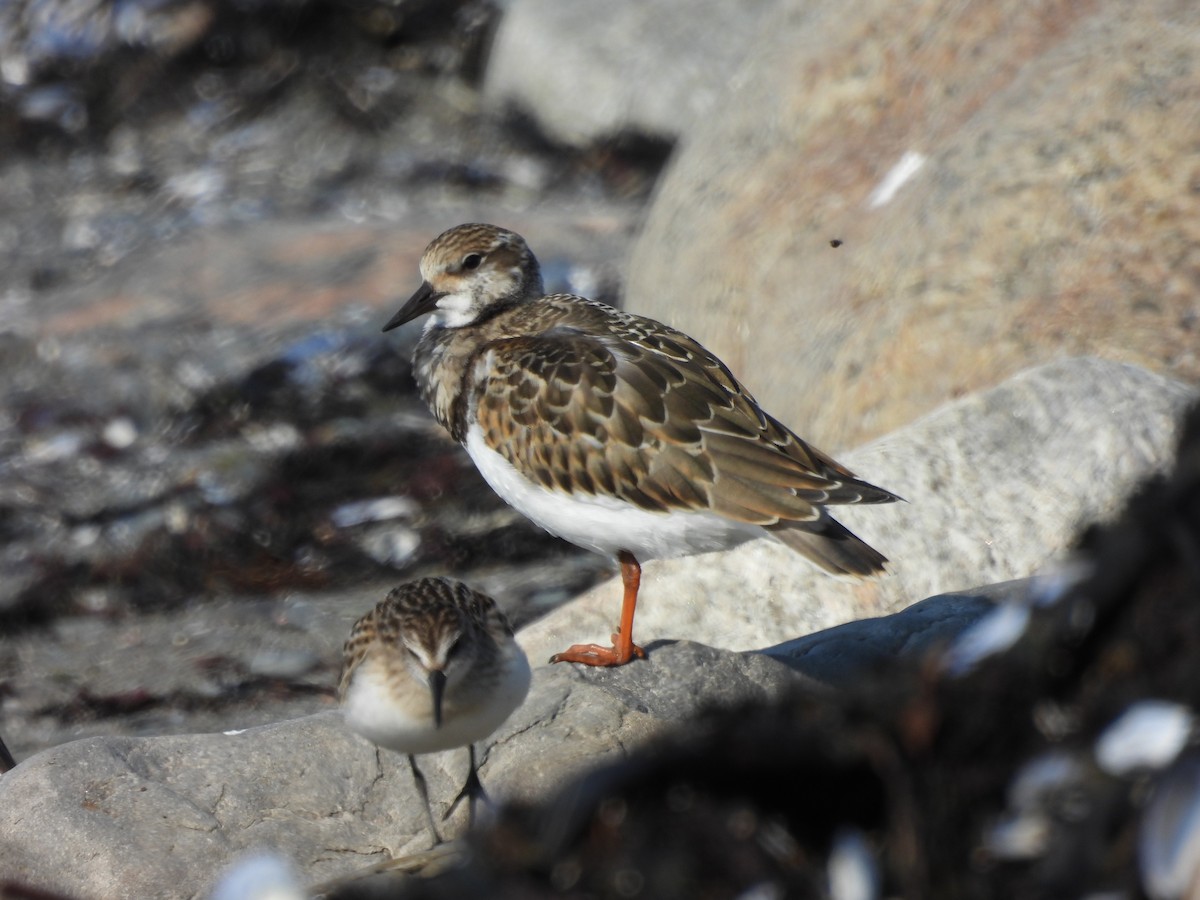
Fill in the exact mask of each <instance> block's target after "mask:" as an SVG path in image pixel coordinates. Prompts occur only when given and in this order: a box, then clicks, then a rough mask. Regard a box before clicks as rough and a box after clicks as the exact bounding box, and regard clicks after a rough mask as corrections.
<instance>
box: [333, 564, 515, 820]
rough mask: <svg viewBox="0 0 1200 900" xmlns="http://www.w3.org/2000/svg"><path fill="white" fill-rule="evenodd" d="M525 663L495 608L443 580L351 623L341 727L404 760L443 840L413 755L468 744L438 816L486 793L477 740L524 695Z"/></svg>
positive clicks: (398, 592)
mask: <svg viewBox="0 0 1200 900" xmlns="http://www.w3.org/2000/svg"><path fill="white" fill-rule="evenodd" d="M529 677H530V673H529V661H528V660H527V659H526V658H525V654H524V652H522V650H521V648H520V647H518V646H517V642H516V641H515V640H514V639H513V632H512V629H511V628H510V627H509V625H508V620H507V619H506V618H505V617H504V613H502V612H501V611H500V608H499V607H498V606H497V605H496V602H495V601H494V600H492V598H491V597H489V596H487V595H486V594H481V593H479V592H478V591H473V590H471V589H470V588H469V587H467V586H466V585H465V584H461V583H460V582H457V581H451V580H449V579H446V578H423V579H421V580H420V581H413V582H409V583H408V584H403V585H401V586H400V587H397V588H395V589H394V590H392V591H391V592H390V593H389V594H388V595H387V597H385V598H384V599H383V600H381V601H380V602H379V604H378V605H377V606H376V607H375V608H374V609H373V610H371V611H370V612H369V613H367V614H366V615H365V616H363V617H362V618H361V619H359V620H358V621H357V622H356V623H355V624H354V629H353V630H352V631H351V633H350V637H349V639H348V640H347V641H346V647H345V650H344V652H343V661H342V677H341V681H340V683H339V685H338V697H339V699H340V700H341V702H342V706H343V708H344V710H345V718H346V724H347V725H348V726H349V727H350V728H351V730H353V731H356V732H357V733H359V734H361V735H362V736H363V737H365V738H367V740H369V741H372V742H374V743H376V744H378V745H379V746H381V747H385V748H387V749H388V750H395V751H396V752H398V753H404V754H407V755H408V763H409V765H410V766H411V767H412V773H413V781H415V782H416V785H417V792H418V793H419V794H420V795H421V800H422V802H423V803H424V804H425V814H426V817H427V820H428V824H429V830H430V832H431V833H432V834H433V839H434V842H435V843H440V842H441V836H440V835H439V834H438V831H437V826H436V825H435V824H434V821H433V810H432V809H431V808H430V806H429V791H428V788H427V786H426V784H425V776H424V775H423V774H422V773H421V770H420V769H419V768H418V767H417V761H416V758H415V754H418V753H436V752H438V751H440V750H451V749H453V748H455V747H463V746H466V747H467V748H468V750H469V751H470V772H469V774H468V775H467V781H466V783H465V784H464V785H463V789H462V790H461V791H460V792H459V794H458V796H457V797H456V798H455V799H454V802H453V803H451V804H450V808H449V810H448V811H447V813H446V815H447V816H449V815H450V813H451V812H453V811H454V807H455V806H457V805H458V803H459V801H460V800H462V799H463V797H466V798H467V801H468V810H469V815H470V821H471V822H474V818H475V802H476V800H477V799H478V798H481V797H484V796H486V795H485V794H484V791H483V785H482V784H481V783H480V781H479V774H478V772H477V771H476V767H475V741H478V740H482V739H483V738H485V737H487V736H488V735H489V734H491V733H492V732H493V731H495V730H496V729H497V728H498V727H499V726H500V724H501V723H502V722H503V721H504V720H505V719H507V718H508V717H509V715H510V714H511V713H512V711H513V710H515V709H516V708H517V707H518V706H520V705H521V702H522V701H523V700H524V699H525V695H526V694H527V693H528V692H529Z"/></svg>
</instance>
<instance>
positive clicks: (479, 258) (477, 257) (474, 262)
mask: <svg viewBox="0 0 1200 900" xmlns="http://www.w3.org/2000/svg"><path fill="white" fill-rule="evenodd" d="M481 262H483V255H482V254H479V253H468V254H467V255H466V256H464V257H463V261H462V267H463V268H464V269H478V268H479V264H480V263H481Z"/></svg>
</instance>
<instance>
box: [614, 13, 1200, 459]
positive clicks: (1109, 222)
mask: <svg viewBox="0 0 1200 900" xmlns="http://www.w3.org/2000/svg"><path fill="white" fill-rule="evenodd" d="M781 7H782V8H781V9H780V10H779V11H778V13H776V14H775V15H773V17H771V19H770V22H769V27H768V28H767V29H766V31H765V32H764V40H763V41H762V42H761V43H760V44H759V45H758V46H756V49H755V53H754V54H753V56H752V58H751V59H750V60H749V61H748V63H747V65H746V67H745V68H744V69H743V70H742V71H741V72H740V73H739V75H738V77H736V78H735V79H733V80H732V81H731V89H730V92H729V93H728V95H727V96H725V97H724V98H723V100H722V101H721V114H720V115H712V116H708V117H706V118H705V119H704V120H703V121H702V122H699V123H697V125H696V127H695V128H694V129H692V130H691V131H690V132H689V133H688V135H687V136H686V138H685V140H684V142H683V146H682V148H681V149H680V150H679V151H678V153H677V156H676V158H675V159H674V161H673V163H672V165H671V167H670V169H669V171H668V174H667V175H666V176H665V178H664V180H663V182H662V183H661V184H660V189H659V193H658V195H657V198H656V200H655V203H654V204H653V206H652V209H651V212H650V215H649V216H648V219H647V223H646V227H645V229H644V232H643V234H642V237H641V239H640V240H639V242H638V244H637V246H636V248H635V251H634V256H633V264H632V267H631V272H630V279H629V284H628V294H627V297H628V300H627V305H628V306H629V308H631V309H635V310H637V311H638V312H642V313H646V314H648V315H651V316H654V317H655V318H659V319H663V320H665V321H667V322H669V323H670V324H672V325H674V326H676V327H678V328H681V329H683V330H684V331H687V332H688V333H689V334H692V335H693V336H695V337H697V338H698V339H700V340H701V341H702V342H704V343H705V344H706V345H707V346H708V347H709V348H710V349H712V350H713V351H714V352H716V353H717V354H718V355H719V356H721V357H722V359H724V360H725V362H727V363H728V364H729V365H730V367H731V368H732V369H733V370H734V372H736V373H738V374H739V376H740V377H742V378H743V380H744V381H745V382H746V383H747V385H748V386H749V387H750V388H751V390H753V391H754V392H755V395H756V396H757V397H758V399H759V400H760V401H762V402H763V403H764V405H765V406H766V407H767V408H768V409H769V410H771V411H772V413H773V414H775V415H776V416H777V417H779V418H780V419H782V420H783V421H784V422H787V423H788V424H790V425H792V426H793V427H795V428H797V429H798V430H799V431H800V433H801V434H803V435H804V436H805V437H806V438H810V439H812V440H813V441H815V442H816V443H817V445H818V446H822V447H826V448H828V449H830V450H839V449H840V448H843V447H846V446H853V445H855V444H858V443H860V442H861V441H863V440H865V439H867V438H869V437H873V436H877V435H879V434H882V433H884V432H887V431H891V430H893V429H895V428H897V427H900V426H902V425H905V424H907V423H908V422H911V421H912V420H913V419H914V418H915V417H916V416H918V415H920V414H922V413H925V412H928V411H929V410H931V409H932V408H934V407H935V406H937V405H938V404H940V403H942V402H945V401H946V400H949V399H951V398H954V397H957V396H960V395H962V394H964V393H968V392H972V391H976V390H979V389H980V388H983V387H987V386H990V385H993V384H996V383H998V382H999V381H1001V380H1003V379H1004V378H1006V377H1007V376H1009V375H1011V374H1012V373H1014V372H1016V371H1018V370H1020V369H1023V368H1026V367H1028V366H1030V365H1033V364H1036V363H1039V362H1042V361H1046V360H1049V359H1056V358H1060V357H1061V356H1063V355H1079V354H1095V355H1099V356H1103V357H1107V358H1110V359H1116V360H1121V361H1125V362H1131V363H1136V364H1138V365H1142V366H1146V367H1148V368H1151V369H1153V370H1156V371H1159V372H1162V373H1164V374H1170V375H1172V376H1174V377H1177V378H1182V379H1184V380H1191V381H1196V380H1197V379H1200V352H1198V350H1197V348H1198V347H1200V340H1198V337H1197V335H1198V334H1200V318H1198V316H1200V313H1198V310H1200V286H1198V283H1197V277H1196V272H1197V270H1198V268H1200V251H1198V250H1197V247H1200V226H1198V225H1197V223H1200V194H1198V193H1197V191H1196V190H1195V182H1196V177H1197V174H1196V173H1197V171H1198V170H1200V152H1198V151H1197V149H1196V143H1195V135H1196V127H1197V126H1196V114H1195V110H1196V108H1197V102H1198V100H1200V96H1198V92H1200V87H1198V85H1200V56H1198V55H1197V54H1196V52H1195V34H1196V30H1197V28H1200V6H1197V5H1196V4H1187V3H1179V2H1177V0H1151V2H1147V3H1142V4H1138V5H1137V6H1136V8H1135V7H1133V6H1130V5H1129V4H1128V3H1126V2H1124V0H1100V2H1096V3H1088V4H1078V3H1072V2H1069V0H1052V2H1044V3H1037V4H1029V3H1024V2H1020V0H1000V2H992V0H971V2H965V3H958V2H949V0H926V2H921V3H917V4H915V5H914V4H895V3H889V2H887V0H868V2H866V3H863V4H858V5H856V6H855V8H854V14H853V15H847V13H846V7H845V5H844V4H841V3H837V2H831V0H817V2H811V0H788V2H785V3H783V4H781ZM835 239H836V240H840V241H841V242H842V244H841V246H839V247H837V248H834V247H831V246H830V241H831V240H835Z"/></svg>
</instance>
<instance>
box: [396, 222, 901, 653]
mask: <svg viewBox="0 0 1200 900" xmlns="http://www.w3.org/2000/svg"><path fill="white" fill-rule="evenodd" d="M421 276H422V278H423V281H422V283H421V286H420V287H419V288H417V291H416V293H414V294H413V295H412V297H411V298H409V300H408V302H407V303H405V304H404V305H403V306H402V307H401V309H400V311H399V312H397V313H396V315H394V316H393V317H392V318H391V319H390V320H389V321H388V323H387V324H386V325H385V326H384V327H383V330H384V331H388V330H390V329H392V328H395V327H396V326H398V325H403V324H404V323H405V322H408V321H411V320H412V319H415V318H417V317H418V316H421V315H425V314H426V313H428V314H430V316H429V319H428V321H427V322H426V324H425V331H424V333H423V335H422V337H421V340H420V342H419V343H418V344H417V349H416V353H415V354H414V357H413V368H414V372H415V376H416V380H417V384H418V386H419V388H420V390H421V395H422V397H423V398H424V400H425V402H426V403H427V404H428V405H429V408H430V409H431V410H432V411H433V414H434V415H435V416H436V417H437V420H438V421H439V422H441V423H442V425H444V426H445V427H446V428H447V429H448V430H449V431H450V434H451V435H453V437H454V438H456V439H457V440H459V441H461V442H462V443H463V445H464V446H465V447H466V449H467V452H468V453H469V454H470V455H471V459H473V460H474V462H475V465H476V466H478V467H479V471H480V472H481V473H482V474H483V477H484V478H485V479H486V480H487V482H488V483H489V484H490V485H491V486H492V488H493V489H494V490H495V491H496V493H498V494H499V495H500V496H501V497H502V498H504V500H506V501H507V502H508V503H509V504H511V505H512V506H514V507H515V508H516V509H517V510H519V511H520V512H522V513H523V514H525V515H526V516H528V517H529V518H530V519H532V520H533V521H534V522H536V523H537V524H538V525H540V526H542V527H543V528H545V529H546V530H547V531H550V532H551V533H553V534H556V535H558V536H560V537H562V538H565V539H566V540H568V541H570V542H572V543H574V544H577V545H579V546H581V547H586V548H588V549H590V550H594V551H596V552H598V553H604V554H607V555H610V556H614V557H616V559H617V560H618V561H619V562H620V564H621V577H622V580H623V582H624V586H625V597H624V605H623V607H622V611H621V623H620V626H619V627H618V628H617V631H616V633H615V634H613V636H612V640H613V646H612V647H603V646H600V645H598V644H576V645H575V646H573V647H570V648H569V649H567V650H565V651H564V652H562V653H558V654H556V655H555V656H553V657H551V662H579V663H585V664H587V665H601V666H611V665H622V664H624V663H626V662H628V661H629V660H630V659H631V658H632V657H634V656H639V657H640V656H644V655H645V654H644V652H643V650H642V649H641V648H640V647H638V646H637V645H636V644H634V642H633V613H634V609H635V607H636V604H637V595H638V585H639V582H640V578H641V567H640V565H639V560H643V561H644V560H646V559H654V558H664V557H675V556H686V555H689V554H693V553H704V552H707V551H711V550H720V549H724V548H728V547H733V546H736V545H737V544H740V543H742V542H743V541H747V540H750V539H751V538H756V537H761V536H764V535H767V534H771V535H774V536H775V537H777V538H779V539H780V540H782V541H783V542H784V543H785V544H787V545H788V546H790V547H792V548H793V549H794V550H797V551H798V552H800V553H802V554H803V555H804V556H806V557H808V558H809V559H811V560H812V561H813V562H815V563H817V565H819V566H821V567H822V568H824V569H826V570H828V571H830V572H833V573H837V574H842V575H854V576H866V575H871V574H873V573H875V572H878V571H880V570H881V569H882V568H883V564H884V562H886V559H885V558H884V556H883V555H882V554H880V553H879V552H878V551H876V550H874V549H872V548H871V547H870V546H868V545H867V544H866V543H864V542H863V541H861V540H860V539H859V538H857V537H855V536H854V535H853V534H851V533H850V531H848V530H847V529H846V528H845V527H843V526H842V525H840V524H839V523H838V522H836V521H835V520H834V519H833V518H832V517H831V516H830V515H829V513H828V512H827V511H826V509H825V507H826V506H829V505H835V504H843V503H889V502H891V501H893V500H897V499H899V498H898V497H896V495H894V494H892V493H890V492H889V491H886V490H884V489H883V488H878V487H875V486H874V485H871V484H867V483H866V482H865V481H861V480H859V479H858V478H856V477H855V476H854V474H853V473H852V472H850V471H849V470H848V469H846V468H845V467H844V466H841V465H839V464H838V463H837V462H835V461H834V460H833V459H832V458H831V457H829V456H828V455H826V454H824V453H822V452H821V451H820V450H817V449H816V448H815V447H812V446H810V445H809V444H807V443H805V442H804V441H803V440H801V439H800V438H799V437H797V436H796V435H795V434H793V433H792V432H791V431H789V430H788V429H787V428H786V427H784V426H783V425H782V424H780V423H779V422H778V421H776V420H775V419H773V418H772V417H771V416H770V415H768V414H767V413H766V412H765V411H764V410H763V409H762V408H761V407H760V406H759V405H758V404H757V403H756V402H755V401H754V398H753V397H751V396H750V393H749V392H748V391H747V390H746V389H745V388H744V387H742V385H741V384H740V383H739V382H738V380H737V379H736V378H734V377H733V375H732V373H731V372H730V371H729V369H728V368H726V366H725V364H724V363H722V362H721V361H720V360H719V359H717V358H716V357H715V356H713V354H711V353H709V352H708V351H707V350H705V349H704V347H702V346H701V345H700V344H699V343H697V342H696V341H695V340H694V339H692V338H690V337H688V336H687V335H686V334H683V333H682V332H679V331H676V330H675V329H673V328H669V327H668V326H666V325H663V324H661V323H659V322H656V321H654V320H653V319H647V318H644V317H642V316H636V315H632V314H630V313H627V312H622V311H619V310H616V309H613V308H612V307H610V306H606V305H605V304H603V303H598V302H596V301H595V300H588V299H586V298H584V297H577V296H573V295H571V294H551V295H549V296H545V295H543V293H542V276H541V272H540V269H539V267H538V262H537V259H535V258H534V255H533V253H531V252H530V250H529V247H528V246H527V245H526V243H525V241H524V239H523V238H522V237H521V236H520V235H518V234H514V233H513V232H511V231H507V230H505V229H503V228H497V227H496V226H494V225H459V226H458V227H456V228H451V229H450V230H449V231H446V232H444V233H443V234H441V235H439V236H438V237H436V238H434V240H433V242H432V243H430V245H429V246H428V247H427V248H426V249H425V253H424V255H423V256H422V257H421Z"/></svg>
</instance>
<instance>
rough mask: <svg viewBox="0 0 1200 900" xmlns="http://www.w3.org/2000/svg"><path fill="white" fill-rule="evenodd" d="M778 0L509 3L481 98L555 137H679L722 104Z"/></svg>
mask: <svg viewBox="0 0 1200 900" xmlns="http://www.w3.org/2000/svg"><path fill="white" fill-rule="evenodd" d="M775 6H776V4H775V2H774V0H753V2H745V3H736V4H734V3H722V2H720V0H705V2H702V3H696V2H688V0H669V2H657V3H639V2H638V0H618V2H613V3H607V4H605V7H604V11H603V13H602V14H598V13H597V9H596V7H595V5H594V4H591V3H588V2H587V0H517V2H514V3H510V4H508V6H507V8H506V10H505V13H504V17H503V18H502V19H501V22H500V26H499V29H498V31H497V34H496V38H495V41H494V43H493V45H492V50H491V54H490V57H489V59H488V64H487V75H486V79H485V82H484V98H485V100H486V101H487V102H488V103H490V104H492V105H493V106H499V107H505V106H511V107H515V108H517V109H519V110H520V111H522V112H524V113H526V114H528V115H530V116H532V118H533V119H534V120H535V121H536V122H537V123H538V125H539V126H540V127H541V129H542V130H543V131H544V132H546V134H547V135H549V136H550V137H552V138H553V139H554V140H556V141H559V142H562V143H566V144H571V145H580V146H586V145H588V144H592V143H595V142H598V141H602V140H605V139H612V138H615V137H621V136H628V135H633V136H637V137H642V138H651V139H656V140H674V139H675V138H677V137H679V136H680V135H681V134H684V133H686V132H687V131H688V130H689V128H690V126H691V125H692V124H693V123H695V122H698V121H700V120H702V119H703V118H705V117H706V116H709V115H712V114H714V113H715V112H716V111H717V109H718V108H719V105H720V103H719V101H720V97H721V95H722V93H723V91H724V88H725V86H726V84H727V83H728V81H729V79H730V78H731V76H732V74H733V72H734V71H735V70H736V69H737V67H738V65H739V64H740V63H741V62H742V59H743V57H744V56H745V55H746V54H747V53H748V52H749V51H750V50H751V48H752V47H754V46H755V40H756V38H757V36H758V31H759V29H760V27H761V25H762V22H763V20H764V19H765V18H766V17H767V15H768V14H769V13H770V11H771V10H772V9H774V7H775Z"/></svg>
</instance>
